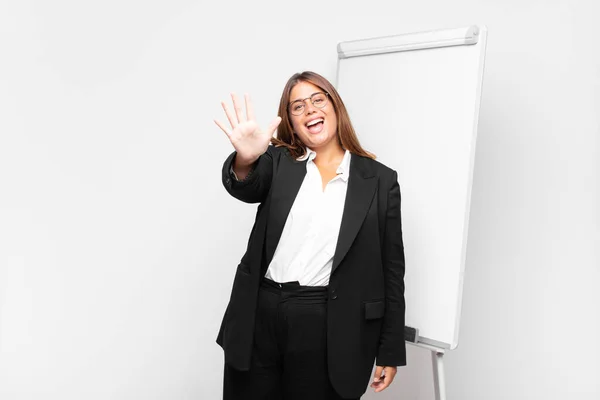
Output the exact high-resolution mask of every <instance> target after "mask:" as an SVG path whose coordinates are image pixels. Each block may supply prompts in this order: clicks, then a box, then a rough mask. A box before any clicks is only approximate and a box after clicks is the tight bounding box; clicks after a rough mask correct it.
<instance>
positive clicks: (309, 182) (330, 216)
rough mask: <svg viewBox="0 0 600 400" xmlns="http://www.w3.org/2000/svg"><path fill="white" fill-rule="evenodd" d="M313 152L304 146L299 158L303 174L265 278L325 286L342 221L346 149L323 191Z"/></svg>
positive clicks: (345, 179)
mask: <svg viewBox="0 0 600 400" xmlns="http://www.w3.org/2000/svg"><path fill="white" fill-rule="evenodd" d="M316 155H317V153H315V152H314V151H313V150H310V149H308V148H307V154H305V155H304V156H303V157H300V158H299V159H298V160H299V161H304V160H306V159H307V158H308V162H307V163H306V175H305V177H304V180H303V181H302V186H300V190H299V191H298V195H297V196H296V199H295V200H294V204H293V205H292V209H291V210H290V213H289V214H288V217H287V220H286V222H285V225H284V227H283V232H282V233H281V238H280V240H279V243H278V245H277V248H276V249H275V254H274V255H273V260H271V263H270V264H269V268H268V269H267V273H266V275H265V277H267V278H269V279H271V280H273V281H275V282H280V283H283V282H292V281H298V282H300V285H302V286H327V285H328V284H329V276H330V275H331V267H332V265H333V255H334V254H335V248H336V246H337V240H338V236H339V232H340V225H341V223H342V214H343V212H344V203H345V201H346V192H347V189H348V177H349V172H350V152H349V151H348V150H346V153H345V154H344V158H343V159H342V162H341V163H340V166H339V167H338V169H337V171H336V172H337V174H338V175H337V176H336V177H334V178H333V179H332V180H330V181H329V182H328V183H327V186H326V187H325V190H323V183H322V179H321V173H320V172H319V169H318V168H317V166H316V165H315V163H314V162H313V160H314V158H315V157H316Z"/></svg>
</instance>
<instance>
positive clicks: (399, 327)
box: [376, 171, 406, 366]
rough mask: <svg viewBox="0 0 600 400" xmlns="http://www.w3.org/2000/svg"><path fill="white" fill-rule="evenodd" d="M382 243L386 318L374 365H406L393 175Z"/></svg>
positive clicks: (396, 191)
mask: <svg viewBox="0 0 600 400" xmlns="http://www.w3.org/2000/svg"><path fill="white" fill-rule="evenodd" d="M385 221H386V223H385V231H384V241H383V254H382V255H383V274H384V284H385V314H384V317H383V326H382V330H381V336H380V341H379V351H378V354H377V362H376V363H377V365H379V366H402V365H406V344H405V342H404V317H405V301H404V244H403V241H402V220H401V217H400V185H399V184H398V173H397V172H396V171H394V172H393V176H392V185H391V188H390V189H389V192H388V201H387V211H386V218H385Z"/></svg>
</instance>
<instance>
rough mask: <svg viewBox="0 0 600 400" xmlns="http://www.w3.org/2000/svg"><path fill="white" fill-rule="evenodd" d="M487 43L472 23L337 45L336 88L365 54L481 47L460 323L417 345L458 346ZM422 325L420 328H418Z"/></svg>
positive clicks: (484, 34) (483, 31) (460, 284)
mask: <svg viewBox="0 0 600 400" xmlns="http://www.w3.org/2000/svg"><path fill="white" fill-rule="evenodd" d="M486 44H487V27H486V26H485V25H470V26H467V27H462V28H454V29H443V30H434V31H425V32H416V33H408V34H401V35H394V36H384V37H376V38H370V39H362V40H353V41H346V42H341V43H339V44H338V46H337V51H338V61H337V69H336V81H335V86H336V88H338V87H339V76H340V65H341V63H340V60H343V59H347V58H351V57H361V56H369V55H378V54H385V53H394V52H401V51H416V50H424V49H433V48H441V47H450V46H478V47H479V66H478V76H477V92H476V95H475V110H474V118H473V127H472V132H471V135H472V136H471V137H472V146H471V152H470V155H469V168H468V178H467V179H468V183H467V196H466V204H465V213H464V216H465V217H464V218H465V220H464V231H463V238H462V249H461V257H460V266H459V282H458V298H457V303H456V306H457V310H456V321H457V323H456V325H455V331H454V341H453V342H452V343H445V342H441V341H437V340H434V339H430V338H427V337H418V339H417V343H413V344H416V345H419V344H423V345H424V347H428V346H433V347H435V348H441V349H450V350H453V349H455V348H456V347H457V346H458V336H459V331H460V319H461V310H462V293H463V284H464V271H465V264H466V255H467V241H468V231H469V215H470V209H471V193H472V186H473V170H474V165H475V152H476V147H477V129H478V122H479V110H480V105H481V91H482V87H483V72H484V65H485V50H486ZM417 328H418V327H417Z"/></svg>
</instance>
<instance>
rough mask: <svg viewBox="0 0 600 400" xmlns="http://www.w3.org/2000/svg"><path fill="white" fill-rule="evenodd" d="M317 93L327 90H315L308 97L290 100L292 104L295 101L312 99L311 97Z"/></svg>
mask: <svg viewBox="0 0 600 400" xmlns="http://www.w3.org/2000/svg"><path fill="white" fill-rule="evenodd" d="M317 93H325V92H323V91H318V92H314V93H313V94H311V95H310V96H308V97H305V98H303V99H300V98H298V99H296V100H291V101H290V104H292V103H294V102H296V101H300V100H306V99H310V98H311V97H313V96H314V95H315V94H317Z"/></svg>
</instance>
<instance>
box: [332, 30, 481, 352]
mask: <svg viewBox="0 0 600 400" xmlns="http://www.w3.org/2000/svg"><path fill="white" fill-rule="evenodd" d="M448 32H449V31H439V35H440V36H442V37H443V36H444V35H446V36H447V34H448ZM427 34H428V35H429V36H431V32H429V33H427ZM478 34H479V40H478V41H477V43H476V44H467V45H458V46H457V45H454V46H452V47H438V48H427V46H426V44H425V45H424V47H425V49H421V50H413V51H397V52H391V53H390V52H386V53H383V54H381V53H380V54H369V55H366V56H360V57H350V58H344V57H343V55H342V53H341V52H340V57H339V60H338V77H337V89H338V90H339V92H340V94H341V96H342V98H343V99H344V103H345V104H346V107H347V108H348V112H349V114H350V116H351V118H352V122H353V125H354V127H355V129H356V131H357V134H358V136H359V138H360V141H361V144H362V145H363V147H365V148H366V149H367V150H369V151H371V152H374V153H375V154H376V155H377V159H378V160H379V161H381V162H382V163H384V164H385V165H387V166H389V167H390V168H393V169H395V170H396V171H397V172H398V180H399V183H400V190H401V194H402V225H403V238H404V249H405V256H406V277H405V282H406V305H407V308H406V310H407V311H406V325H407V326H411V327H414V328H418V329H419V336H420V337H421V339H420V340H421V341H422V342H423V343H428V344H433V345H436V346H440V347H444V348H455V347H456V346H457V344H458V331H459V322H460V308H461V297H462V283H463V273H464V265H465V255H466V243H467V229H468V215H469V206H470V197H471V184H472V175H473V163H474V154H475V142H476V133H477V118H478V111H479V99H480V94H481V80H482V74H483V58H484V51H485V39H486V37H485V36H486V30H485V29H480V30H479V33H478ZM402 36H403V37H404V40H403V41H405V42H406V38H407V37H408V38H409V39H410V36H411V35H402ZM389 39H390V38H389V37H388V38H382V40H387V41H389ZM368 42H369V45H371V44H372V45H373V47H380V46H378V45H377V40H376V39H370V40H368ZM350 43H353V44H355V43H356V42H350ZM342 47H343V43H342V44H340V48H342ZM413 48H414V47H413Z"/></svg>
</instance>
